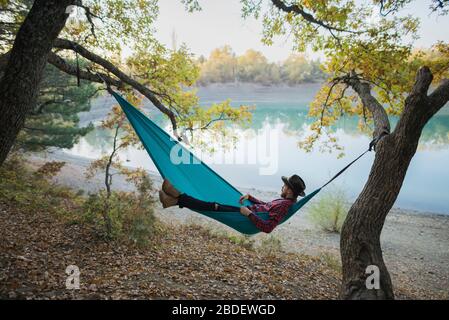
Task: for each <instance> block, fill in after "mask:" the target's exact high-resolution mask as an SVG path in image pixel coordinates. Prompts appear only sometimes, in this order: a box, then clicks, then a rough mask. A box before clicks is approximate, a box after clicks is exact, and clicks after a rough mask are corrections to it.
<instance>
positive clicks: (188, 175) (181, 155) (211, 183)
mask: <svg viewBox="0 0 449 320" xmlns="http://www.w3.org/2000/svg"><path fill="white" fill-rule="evenodd" d="M108 89H109V91H110V93H111V94H112V95H113V96H114V98H115V99H116V100H117V102H118V103H119V104H120V106H121V107H122V109H123V111H124V113H125V114H126V117H127V118H128V120H129V122H130V123H131V125H132V127H133V128H134V130H135V131H136V134H137V135H138V137H139V138H140V140H141V141H142V144H143V146H144V147H145V149H146V151H147V152H148V154H149V155H150V157H151V159H152V160H153V162H154V164H155V165H156V167H157V170H158V171H159V173H160V174H161V176H162V177H163V178H164V179H168V180H169V181H170V182H171V183H172V184H173V185H174V186H175V187H176V188H177V189H178V190H180V191H181V192H184V193H187V194H189V195H190V196H192V197H195V198H197V199H200V200H203V201H211V202H218V203H221V204H225V205H230V206H237V207H239V206H241V204H240V203H239V199H240V197H241V196H242V194H241V192H239V191H238V190H237V189H236V188H235V187H233V186H232V185H231V184H230V183H229V182H227V181H226V180H224V179H223V178H222V177H221V176H220V175H218V174H217V173H216V172H215V171H213V170H212V169H211V168H210V167H209V166H208V165H207V164H205V163H204V162H202V161H201V160H200V159H198V158H197V157H196V156H195V155H194V154H193V153H191V152H190V151H189V150H187V148H185V147H184V146H183V145H182V144H180V143H179V142H178V141H176V140H174V139H173V138H172V137H170V135H168V134H167V133H166V132H165V131H164V130H162V129H161V128H160V127H159V126H158V125H156V124H155V123H154V122H153V121H151V120H150V119H149V118H148V117H147V116H145V115H144V114H143V113H142V112H141V111H140V110H138V109H137V108H135V107H134V106H133V105H131V104H130V103H129V102H128V101H126V100H125V99H124V98H122V97H121V96H120V95H119V94H117V93H116V92H114V91H112V90H111V89H110V88H108ZM371 147H372V146H371V145H370V148H369V150H367V151H365V152H364V153H363V154H361V155H360V156H359V157H358V158H357V159H355V160H354V161H352V162H351V163H350V164H348V165H347V166H346V167H345V168H343V169H342V170H341V171H340V172H339V173H337V174H336V175H335V176H334V177H333V178H332V179H330V180H329V181H328V182H327V183H326V184H325V185H323V186H322V187H320V188H318V189H316V190H315V191H313V192H311V193H309V194H308V195H306V196H305V197H303V198H301V199H300V200H299V201H297V202H296V203H295V204H293V205H292V206H291V207H290V210H289V211H288V213H287V215H286V216H285V217H284V219H283V220H282V221H281V223H284V222H286V221H287V220H288V219H290V218H291V217H292V216H293V215H294V214H295V213H296V212H297V211H298V210H299V209H300V208H301V207H302V206H304V205H305V204H306V203H307V202H309V201H310V200H311V199H312V198H313V197H314V196H315V195H316V194H318V193H319V192H320V191H321V189H322V188H324V187H325V186H326V185H327V184H329V183H330V182H331V181H333V180H334V179H335V178H337V177H338V176H339V175H340V174H341V173H343V171H345V170H346V169H347V168H348V167H349V166H351V165H352V164H353V163H354V162H355V161H357V160H358V159H360V158H361V157H362V156H363V155H364V154H365V153H367V152H368V151H371ZM171 153H173V154H172V156H173V155H174V156H175V158H176V159H183V161H182V162H181V163H179V164H178V163H176V164H174V163H172V161H171V159H170V154H171ZM186 159H188V161H186ZM186 162H187V163H186ZM250 204H251V202H250V201H248V200H246V201H245V202H244V204H243V205H250ZM195 211H196V212H198V213H200V214H202V215H205V216H207V217H209V218H212V219H215V220H217V221H219V222H221V223H224V224H225V225H227V226H229V227H231V228H233V229H235V230H237V231H238V232H240V233H243V234H247V235H253V234H256V233H259V232H260V230H259V229H257V228H256V227H255V226H254V224H253V223H252V222H251V221H250V220H249V219H248V218H247V217H245V216H243V215H241V214H240V212H217V211H200V210H195ZM257 215H258V216H259V217H261V218H262V219H265V220H267V219H268V217H269V216H268V213H267V212H258V213H257Z"/></svg>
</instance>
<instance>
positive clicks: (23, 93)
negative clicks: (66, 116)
mask: <svg viewBox="0 0 449 320" xmlns="http://www.w3.org/2000/svg"><path fill="white" fill-rule="evenodd" d="M74 2H75V0H46V1H45V0H36V1H34V4H33V6H32V8H31V10H30V12H29V13H28V15H27V17H26V18H25V20H24V22H23V24H22V26H21V27H20V29H19V31H18V33H17V36H16V39H15V41H14V45H13V48H12V50H11V52H10V54H9V61H8V64H7V66H6V68H5V70H4V74H3V77H2V78H1V80H0V165H1V164H2V163H3V162H4V160H5V159H6V156H7V155H8V152H9V151H10V149H11V147H12V145H13V144H14V141H15V139H16V137H17V134H18V133H19V131H20V130H21V129H22V127H23V124H24V122H25V116H26V114H27V113H28V112H29V111H30V110H31V109H32V108H33V107H34V105H35V103H36V99H37V94H38V90H39V84H40V82H41V78H42V73H43V70H44V67H45V64H46V62H47V59H48V55H49V53H50V51H51V48H52V47H53V42H54V40H55V39H56V38H57V37H58V35H59V33H60V32H61V30H62V28H63V27H64V25H65V21H66V19H67V17H68V14H67V13H66V8H67V6H68V5H71V4H73V3H74Z"/></svg>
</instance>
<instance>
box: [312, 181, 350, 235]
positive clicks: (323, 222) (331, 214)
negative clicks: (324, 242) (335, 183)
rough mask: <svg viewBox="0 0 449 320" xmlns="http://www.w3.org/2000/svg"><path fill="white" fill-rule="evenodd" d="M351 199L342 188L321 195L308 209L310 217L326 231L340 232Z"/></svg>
mask: <svg viewBox="0 0 449 320" xmlns="http://www.w3.org/2000/svg"><path fill="white" fill-rule="evenodd" d="M348 203H349V199H348V198H347V196H346V194H345V192H344V191H343V190H341V189H336V188H334V189H333V190H331V191H329V192H327V193H325V194H324V195H321V196H320V197H319V199H318V200H317V201H315V202H313V203H312V204H311V205H310V207H309V209H308V218H309V219H310V220H311V221H312V222H313V223H314V224H316V225H317V226H319V227H320V228H322V229H323V230H325V231H329V232H337V233H340V231H341V227H342V225H343V222H344V221H345V219H346V215H347V213H348V210H349V205H348Z"/></svg>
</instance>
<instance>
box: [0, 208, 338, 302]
mask: <svg viewBox="0 0 449 320" xmlns="http://www.w3.org/2000/svg"><path fill="white" fill-rule="evenodd" d="M0 234H1V241H0V252H1V255H0V298H24V299H27V298H34V299H35V298H38V299H46V298H49V299H71V298H76V299H85V298H87V299H92V298H95V299H97V298H98V299H124V298H132V299H134V298H137V299H169V298H187V299H214V298H216V299H221V298H224V299H333V298H336V297H337V292H338V285H339V276H338V274H337V272H336V271H334V270H332V269H331V268H329V267H328V266H326V264H325V263H324V262H322V261H320V260H319V259H316V258H309V257H305V256H299V255H293V254H283V253H276V254H273V253H272V254H267V253H261V252H257V251H256V250H254V249H250V248H246V247H245V246H241V245H237V244H234V243H233V242H232V241H230V240H229V239H226V238H225V237H219V236H214V235H211V234H210V233H209V232H208V231H206V230H204V229H202V228H200V227H197V226H190V227H179V228H164V230H163V231H159V235H158V238H157V239H154V241H153V242H152V243H151V244H150V245H149V246H147V247H145V248H137V247H135V246H132V245H130V244H124V243H121V244H118V243H116V242H107V241H105V240H104V239H102V238H99V237H98V236H97V235H96V232H95V230H92V229H89V228H87V227H85V226H83V225H78V224H69V223H67V222H66V221H64V219H61V218H57V217H54V216H51V215H49V214H48V213H45V212H39V211H38V212H34V213H23V212H20V211H17V210H15V209H14V208H10V207H8V206H7V205H6V204H4V203H2V204H1V206H0ZM69 265H76V266H78V267H79V269H80V273H81V274H80V290H67V289H66V288H65V283H66V278H67V275H66V273H65V270H66V267H67V266H69Z"/></svg>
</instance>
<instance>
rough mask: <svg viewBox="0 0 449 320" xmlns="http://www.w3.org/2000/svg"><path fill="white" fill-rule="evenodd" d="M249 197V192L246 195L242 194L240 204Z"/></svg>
mask: <svg viewBox="0 0 449 320" xmlns="http://www.w3.org/2000/svg"><path fill="white" fill-rule="evenodd" d="M249 197H250V195H249V194H245V195H244V196H241V197H240V200H239V202H240V204H243V201H245V200H248V199H249Z"/></svg>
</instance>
